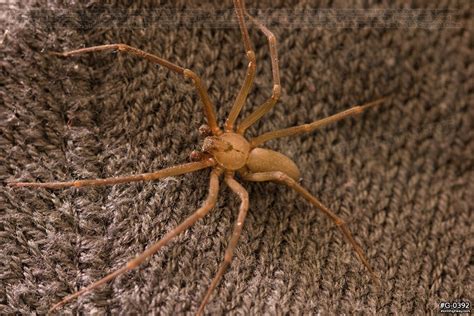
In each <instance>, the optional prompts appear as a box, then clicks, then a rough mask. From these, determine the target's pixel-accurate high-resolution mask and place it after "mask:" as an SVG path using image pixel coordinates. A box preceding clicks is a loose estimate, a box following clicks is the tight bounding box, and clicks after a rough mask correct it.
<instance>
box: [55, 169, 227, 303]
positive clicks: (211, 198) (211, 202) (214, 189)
mask: <svg viewBox="0 0 474 316" xmlns="http://www.w3.org/2000/svg"><path fill="white" fill-rule="evenodd" d="M221 174H222V170H221V169H219V168H216V169H214V170H212V172H211V178H210V180H209V193H208V195H207V198H206V200H205V201H204V203H203V204H202V206H201V207H200V208H199V209H197V210H196V211H195V212H194V213H193V214H192V215H191V216H189V217H188V218H186V219H185V220H184V221H183V222H182V223H181V224H179V225H178V226H177V227H175V228H174V229H172V230H171V231H169V232H168V233H167V234H166V235H165V236H164V237H163V238H162V239H160V240H159V241H157V242H156V243H154V244H153V245H151V246H150V247H148V248H147V249H146V250H145V251H144V252H142V253H141V254H139V255H138V256H136V257H135V258H134V259H132V260H130V261H129V262H127V263H126V264H125V266H123V267H122V268H120V269H118V270H115V271H114V272H112V273H110V274H108V275H106V276H105V277H103V278H102V279H100V280H98V281H96V282H94V283H92V284H91V285H89V286H87V287H85V288H83V289H81V290H79V291H77V292H75V293H73V294H71V295H68V296H66V297H65V298H63V299H62V300H61V301H60V302H58V303H56V304H55V305H53V306H52V307H51V309H50V310H49V312H52V311H54V310H55V309H57V308H59V307H61V306H63V305H64V304H66V303H67V302H69V301H71V300H73V299H75V298H77V297H79V296H81V295H83V294H85V293H87V292H90V291H92V290H93V289H95V288H97V287H99V286H101V285H102V284H105V283H107V282H108V281H110V280H113V279H115V278H116V277H117V276H119V275H122V274H124V273H126V272H128V271H130V270H132V269H135V268H136V267H138V266H139V265H140V264H142V263H143V262H144V261H145V260H146V259H147V258H149V257H150V256H152V255H154V254H155V253H156V252H157V251H158V250H160V249H161V248H162V247H163V246H165V245H166V244H168V242H169V241H170V240H172V239H173V238H174V237H176V236H177V235H179V234H180V233H182V232H183V231H185V230H186V229H188V228H189V227H191V226H192V225H194V223H196V222H197V221H198V220H200V219H201V218H203V217H204V216H205V215H206V214H207V213H209V211H210V210H211V209H212V208H213V207H214V206H215V205H216V201H217V196H218V193H219V176H220V175H221Z"/></svg>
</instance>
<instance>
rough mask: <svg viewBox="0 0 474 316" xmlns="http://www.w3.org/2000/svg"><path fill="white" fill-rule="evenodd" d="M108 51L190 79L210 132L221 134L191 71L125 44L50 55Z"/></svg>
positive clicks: (205, 92)
mask: <svg viewBox="0 0 474 316" xmlns="http://www.w3.org/2000/svg"><path fill="white" fill-rule="evenodd" d="M110 50H112V51H119V52H123V53H129V54H132V55H135V56H138V57H141V58H144V59H146V60H148V61H151V62H153V63H155V64H158V65H161V66H163V67H166V68H168V69H169V70H171V71H174V72H176V73H179V74H181V75H183V76H184V77H186V78H191V79H192V80H193V83H194V85H195V87H196V90H197V92H198V94H199V97H200V98H201V101H202V103H203V105H204V114H205V116H206V119H207V123H208V124H209V126H210V127H211V130H212V132H213V134H214V135H219V134H220V133H221V130H220V129H219V127H218V126H217V120H216V111H215V109H214V105H213V104H212V102H211V99H210V98H209V95H208V93H207V89H206V87H205V85H204V84H203V82H202V80H201V78H200V77H199V76H198V75H197V74H196V73H194V72H193V71H191V70H189V69H186V68H183V67H181V66H178V65H176V64H174V63H172V62H170V61H168V60H166V59H163V58H161V57H158V56H156V55H153V54H150V53H147V52H144V51H142V50H140V49H138V48H135V47H132V46H129V45H126V44H107V45H100V46H92V47H86V48H81V49H76V50H72V51H67V52H61V53H59V52H52V54H54V55H57V56H62V57H69V56H74V55H79V54H84V53H92V52H99V51H110Z"/></svg>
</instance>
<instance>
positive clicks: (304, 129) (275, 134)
mask: <svg viewBox="0 0 474 316" xmlns="http://www.w3.org/2000/svg"><path fill="white" fill-rule="evenodd" d="M384 100H385V98H381V99H378V100H376V101H372V102H370V103H367V104H364V105H357V106H354V107H351V108H350V109H347V110H345V111H342V112H339V113H337V114H334V115H331V116H328V117H326V118H323V119H321V120H317V121H314V122H312V123H309V124H304V125H298V126H293V127H289V128H284V129H280V130H277V131H272V132H268V133H265V134H262V135H260V136H257V137H254V138H252V139H251V140H250V144H251V145H252V146H253V147H256V146H259V145H261V144H263V143H264V142H267V141H269V140H271V139H275V138H280V137H286V136H292V135H297V134H302V133H308V132H312V131H314V130H315V129H317V128H320V127H323V126H326V125H328V124H331V123H334V122H337V121H339V120H342V119H343V118H346V117H348V116H353V115H356V114H360V113H362V112H364V111H365V110H366V109H368V108H369V107H372V106H374V105H377V104H379V103H381V102H383V101H384Z"/></svg>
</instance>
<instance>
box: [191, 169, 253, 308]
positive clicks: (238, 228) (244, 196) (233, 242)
mask: <svg viewBox="0 0 474 316" xmlns="http://www.w3.org/2000/svg"><path fill="white" fill-rule="evenodd" d="M225 182H226V183H227V185H228V186H229V187H230V189H231V190H232V191H234V192H235V193H236V194H237V195H238V196H239V198H240V200H241V204H240V210H239V215H238V217H237V222H236V223H235V227H234V231H233V232H232V237H231V239H230V241H229V245H228V246H227V249H226V251H225V255H224V260H223V261H222V263H221V265H220V266H219V270H218V271H217V273H216V275H215V277H214V279H213V280H212V282H211V284H210V285H209V288H208V289H207V292H206V295H205V296H204V298H203V300H202V302H201V306H199V310H198V312H197V315H201V314H202V313H203V312H204V308H205V306H206V304H207V302H208V301H209V298H210V297H211V294H212V292H213V290H214V289H215V288H216V286H217V284H219V281H220V280H221V278H222V276H223V275H224V273H225V271H226V269H227V267H228V266H229V265H230V263H231V261H232V256H233V254H234V250H235V247H237V242H238V241H239V238H240V233H241V232H242V227H243V225H244V220H245V217H246V216H247V211H248V209H249V196H248V192H247V190H245V188H244V187H243V186H242V185H240V183H238V182H237V181H235V179H234V178H233V176H232V175H226V177H225Z"/></svg>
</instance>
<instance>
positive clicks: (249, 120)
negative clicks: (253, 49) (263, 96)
mask: <svg viewBox="0 0 474 316" xmlns="http://www.w3.org/2000/svg"><path fill="white" fill-rule="evenodd" d="M237 2H240V1H237ZM241 4H242V8H243V10H244V11H245V14H246V15H247V16H248V17H249V18H250V20H252V22H253V23H255V25H257V27H258V28H259V29H260V30H261V31H262V32H263V33H264V34H265V36H266V37H267V39H268V45H269V46H270V59H271V64H272V77H273V92H272V95H271V96H270V97H269V98H268V99H267V100H266V101H265V102H264V103H263V104H262V105H260V106H259V107H258V108H257V109H256V110H255V111H254V112H253V113H251V114H250V115H249V116H247V117H246V118H245V119H244V120H243V121H242V122H241V123H240V124H239V127H238V128H237V133H239V134H244V133H245V130H246V129H247V128H249V127H250V126H251V125H252V124H254V123H255V122H257V121H258V120H259V119H260V118H261V117H262V116H263V115H264V114H265V113H267V112H268V111H270V109H271V108H273V106H274V105H275V103H277V101H278V99H279V98H280V95H281V85H280V70H279V67H278V51H277V40H276V37H275V35H274V34H273V33H272V32H271V31H270V30H269V29H268V28H267V27H266V26H265V25H263V24H262V23H261V22H260V21H258V20H257V19H255V18H254V17H253V16H251V15H250V14H249V13H248V12H247V10H246V9H245V4H244V1H243V0H242V2H241Z"/></svg>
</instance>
